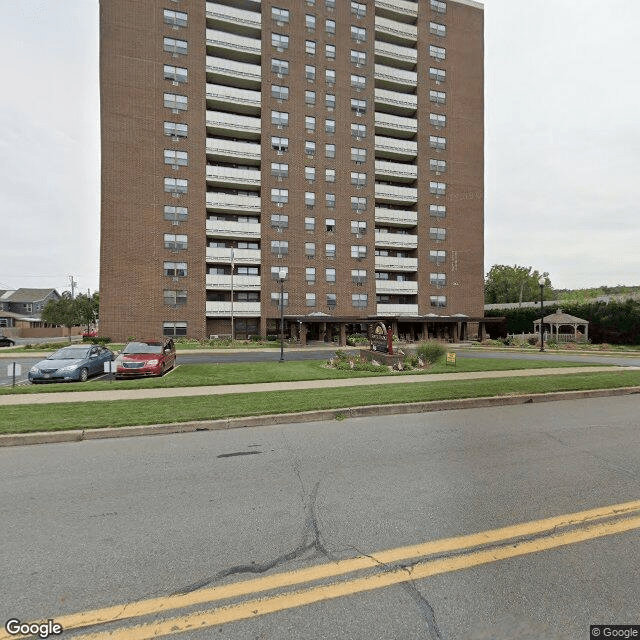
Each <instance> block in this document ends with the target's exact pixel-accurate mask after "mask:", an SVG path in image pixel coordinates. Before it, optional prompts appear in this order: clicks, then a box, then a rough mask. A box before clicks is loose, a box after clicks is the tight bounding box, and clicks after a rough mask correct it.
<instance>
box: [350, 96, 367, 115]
mask: <svg viewBox="0 0 640 640" xmlns="http://www.w3.org/2000/svg"><path fill="white" fill-rule="evenodd" d="M351 111H353V112H354V113H355V114H356V115H357V116H361V115H363V114H365V113H366V112H367V101H366V100H357V99H355V98H351Z"/></svg>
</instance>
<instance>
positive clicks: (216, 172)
mask: <svg viewBox="0 0 640 640" xmlns="http://www.w3.org/2000/svg"><path fill="white" fill-rule="evenodd" d="M207 182H209V183H213V184H221V185H225V186H230V187H231V186H257V187H259V186H260V169H235V168H234V167H221V166H219V165H207Z"/></svg>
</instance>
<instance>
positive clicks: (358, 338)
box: [347, 333, 369, 347]
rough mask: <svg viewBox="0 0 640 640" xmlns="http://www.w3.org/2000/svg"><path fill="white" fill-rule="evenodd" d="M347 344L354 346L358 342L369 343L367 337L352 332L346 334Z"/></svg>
mask: <svg viewBox="0 0 640 640" xmlns="http://www.w3.org/2000/svg"><path fill="white" fill-rule="evenodd" d="M347 344H348V345H350V346H352V347H355V346H356V345H358V344H369V339H368V338H367V336H363V335H362V334H361V333H352V334H351V335H349V336H347Z"/></svg>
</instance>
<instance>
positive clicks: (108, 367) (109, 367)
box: [104, 360, 117, 373]
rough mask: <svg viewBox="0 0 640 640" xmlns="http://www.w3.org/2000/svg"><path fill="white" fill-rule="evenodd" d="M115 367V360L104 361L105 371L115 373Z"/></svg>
mask: <svg viewBox="0 0 640 640" xmlns="http://www.w3.org/2000/svg"><path fill="white" fill-rule="evenodd" d="M116 368H117V365H116V361H115V360H107V362H105V363H104V372H105V373H115V372H116Z"/></svg>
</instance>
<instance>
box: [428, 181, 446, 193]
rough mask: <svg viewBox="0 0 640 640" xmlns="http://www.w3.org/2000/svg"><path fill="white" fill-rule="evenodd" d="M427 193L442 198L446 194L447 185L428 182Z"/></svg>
mask: <svg viewBox="0 0 640 640" xmlns="http://www.w3.org/2000/svg"><path fill="white" fill-rule="evenodd" d="M429 192H430V193H434V194H436V195H438V196H443V195H445V193H446V192H447V185H446V184H445V183H444V182H430V183H429Z"/></svg>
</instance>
